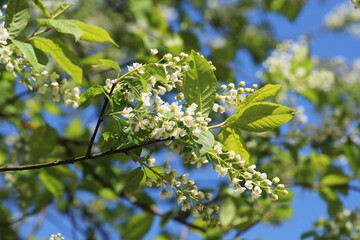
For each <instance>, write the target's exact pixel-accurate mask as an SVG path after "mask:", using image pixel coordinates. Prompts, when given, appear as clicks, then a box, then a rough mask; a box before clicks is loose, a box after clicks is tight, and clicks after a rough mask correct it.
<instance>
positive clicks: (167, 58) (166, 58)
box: [164, 53, 172, 60]
mask: <svg viewBox="0 0 360 240" xmlns="http://www.w3.org/2000/svg"><path fill="white" fill-rule="evenodd" d="M171 58H172V55H171V54H170V53H168V54H165V55H164V60H169V59H171Z"/></svg>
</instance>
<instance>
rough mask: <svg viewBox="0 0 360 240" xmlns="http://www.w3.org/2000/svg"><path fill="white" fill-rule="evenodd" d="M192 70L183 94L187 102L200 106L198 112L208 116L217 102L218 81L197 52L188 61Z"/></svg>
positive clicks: (187, 77)
mask: <svg viewBox="0 0 360 240" xmlns="http://www.w3.org/2000/svg"><path fill="white" fill-rule="evenodd" d="M188 64H189V66H190V69H189V70H188V71H187V72H186V73H185V76H184V83H183V92H184V96H185V100H186V101H187V102H188V103H189V104H192V103H196V104H197V105H198V108H197V111H200V112H201V113H202V114H203V115H205V116H208V115H209V113H210V111H211V109H212V106H213V105H214V102H215V97H216V88H217V80H216V77H215V75H214V72H213V70H212V68H211V65H210V63H208V61H206V60H205V58H204V57H202V56H200V55H199V54H198V53H196V52H195V51H193V50H192V51H191V55H190V56H189V59H188Z"/></svg>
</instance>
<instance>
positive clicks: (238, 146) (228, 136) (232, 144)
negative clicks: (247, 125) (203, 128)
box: [217, 127, 250, 161]
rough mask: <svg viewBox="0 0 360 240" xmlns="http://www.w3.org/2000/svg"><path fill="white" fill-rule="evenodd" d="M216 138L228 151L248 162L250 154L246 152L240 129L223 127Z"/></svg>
mask: <svg viewBox="0 0 360 240" xmlns="http://www.w3.org/2000/svg"><path fill="white" fill-rule="evenodd" d="M217 138H218V140H219V141H220V142H221V143H222V144H224V145H225V146H226V147H227V148H228V149H231V150H233V151H234V152H235V153H236V154H239V155H240V156H241V158H242V159H243V158H245V160H246V161H249V157H250V154H249V152H248V150H247V147H246V144H245V142H244V139H243V138H242V135H241V132H240V129H238V128H236V127H235V128H231V127H223V128H222V129H221V131H220V133H219V134H218V136H217Z"/></svg>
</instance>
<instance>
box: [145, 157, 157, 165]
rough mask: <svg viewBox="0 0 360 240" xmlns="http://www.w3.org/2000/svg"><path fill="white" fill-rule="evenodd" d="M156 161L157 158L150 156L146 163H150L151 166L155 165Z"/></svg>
mask: <svg viewBox="0 0 360 240" xmlns="http://www.w3.org/2000/svg"><path fill="white" fill-rule="evenodd" d="M155 162H156V159H155V158H149V159H148V160H147V161H146V163H147V165H149V167H155Z"/></svg>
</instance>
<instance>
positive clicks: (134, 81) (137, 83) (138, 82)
mask: <svg viewBox="0 0 360 240" xmlns="http://www.w3.org/2000/svg"><path fill="white" fill-rule="evenodd" d="M124 80H125V81H126V82H127V83H128V84H129V86H130V88H131V89H132V90H133V91H134V92H135V93H136V95H137V96H141V92H143V91H145V90H146V82H145V80H143V79H142V78H141V79H139V78H138V77H133V76H127V77H126V78H125V79H124Z"/></svg>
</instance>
